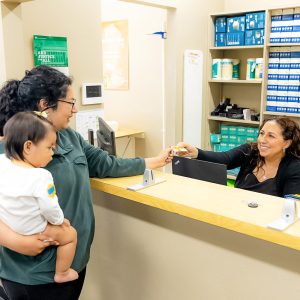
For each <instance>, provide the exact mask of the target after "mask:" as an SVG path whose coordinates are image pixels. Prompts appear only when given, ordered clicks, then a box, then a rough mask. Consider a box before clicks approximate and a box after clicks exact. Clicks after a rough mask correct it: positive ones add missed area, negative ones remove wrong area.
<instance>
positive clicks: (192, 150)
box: [176, 142, 198, 158]
mask: <svg viewBox="0 0 300 300" xmlns="http://www.w3.org/2000/svg"><path fill="white" fill-rule="evenodd" d="M176 147H179V148H185V149H186V150H187V151H183V152H180V151H177V152H176V155H178V156H185V157H191V158H197V156H198V149H197V148H196V147H194V146H192V145H189V144H187V143H184V142H180V143H178V144H177V145H176Z"/></svg>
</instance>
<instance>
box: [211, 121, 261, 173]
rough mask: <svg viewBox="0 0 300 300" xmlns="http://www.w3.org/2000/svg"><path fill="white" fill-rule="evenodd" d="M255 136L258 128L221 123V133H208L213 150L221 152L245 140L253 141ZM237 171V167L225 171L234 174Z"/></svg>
mask: <svg viewBox="0 0 300 300" xmlns="http://www.w3.org/2000/svg"><path fill="white" fill-rule="evenodd" d="M257 136H258V128H255V127H244V126H232V125H225V124H221V133H220V134H216V133H212V134H211V135H210V142H211V145H212V149H213V151H215V152H223V151H228V150H230V149H233V148H235V147H237V146H239V145H242V144H245V143H247V142H255V141H256V140H257ZM238 172H239V168H236V169H233V170H228V171H227V173H228V174H230V175H234V176H237V174H238Z"/></svg>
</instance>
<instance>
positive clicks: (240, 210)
mask: <svg viewBox="0 0 300 300" xmlns="http://www.w3.org/2000/svg"><path fill="white" fill-rule="evenodd" d="M156 176H159V177H164V178H166V179H167V181H166V182H164V183H160V184H158V185H154V186H152V187H149V188H146V189H142V190H140V191H138V192H133V191H129V190H127V189H126V188H127V186H129V185H133V184H135V183H138V182H141V181H142V176H135V177H125V178H107V179H91V185H92V188H93V189H95V190H99V191H103V192H105V193H109V194H112V195H115V196H119V197H122V198H125V199H128V200H132V201H136V202H139V203H143V204H146V205H149V206H152V207H156V208H159V209H163V210H166V211H168V212H172V213H176V214H179V215H182V216H185V217H188V218H192V219H196V220H199V221H202V222H206V223H209V224H213V225H216V226H219V227H222V228H226V229H229V230H233V231H236V232H239V233H243V234H246V235H249V236H253V237H256V238H259V239H262V240H266V241H269V242H272V243H276V244H279V245H282V246H286V247H289V248H292V249H296V250H300V222H299V221H297V222H296V223H295V224H294V225H292V226H290V227H289V228H288V229H287V230H285V231H284V232H280V231H276V230H272V229H268V228H267V225H268V224H269V223H271V222H272V221H274V220H275V219H277V218H279V216H280V215H281V211H282V207H283V202H284V200H283V199H282V198H278V197H273V196H268V195H264V194H260V193H254V192H249V191H245V190H241V189H235V188H228V187H226V186H222V185H217V184H212V183H208V182H203V181H200V180H195V179H190V178H185V177H181V176H176V175H172V174H164V173H159V172H156ZM253 200H255V201H256V202H257V203H258V207H257V208H250V207H248V203H249V202H251V201H253Z"/></svg>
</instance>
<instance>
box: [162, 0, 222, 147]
mask: <svg viewBox="0 0 300 300" xmlns="http://www.w3.org/2000/svg"><path fill="white" fill-rule="evenodd" d="M222 10H223V1H220V0H211V1H209V2H204V1H199V0H186V1H178V2H177V9H176V10H175V9H170V10H168V26H167V30H168V32H169V33H170V34H169V37H168V43H167V50H166V64H167V65H166V68H167V71H166V94H167V107H168V108H170V111H171V113H170V116H168V119H167V129H169V131H170V130H171V129H172V128H175V132H173V133H172V132H170V135H172V134H174V136H175V137H174V138H175V142H178V141H180V140H181V139H182V97H183V94H182V84H183V53H184V50H185V49H197V50H201V51H202V52H203V55H204V73H203V78H204V79H205V78H207V72H206V58H207V48H208V42H207V40H208V15H209V14H211V13H213V12H216V11H222ZM174 82H176V85H175V86H173V85H174ZM199 84H202V85H203V101H204V99H205V95H206V93H207V89H206V82H205V80H204V81H203V82H200V80H199ZM172 114H174V115H173V116H172Z"/></svg>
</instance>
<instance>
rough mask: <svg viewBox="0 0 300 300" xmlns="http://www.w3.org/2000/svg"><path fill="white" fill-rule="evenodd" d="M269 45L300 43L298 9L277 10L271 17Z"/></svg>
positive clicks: (299, 12)
mask: <svg viewBox="0 0 300 300" xmlns="http://www.w3.org/2000/svg"><path fill="white" fill-rule="evenodd" d="M270 43H271V44H276V43H277V44H289V43H291V44H292V43H300V8H299V7H298V8H289V9H277V10H274V11H273V13H272V16H271V34H270Z"/></svg>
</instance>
